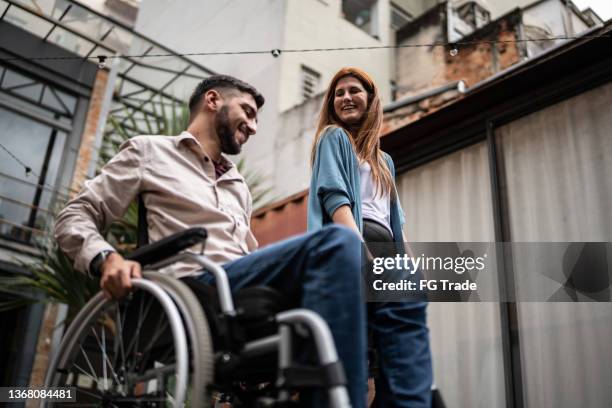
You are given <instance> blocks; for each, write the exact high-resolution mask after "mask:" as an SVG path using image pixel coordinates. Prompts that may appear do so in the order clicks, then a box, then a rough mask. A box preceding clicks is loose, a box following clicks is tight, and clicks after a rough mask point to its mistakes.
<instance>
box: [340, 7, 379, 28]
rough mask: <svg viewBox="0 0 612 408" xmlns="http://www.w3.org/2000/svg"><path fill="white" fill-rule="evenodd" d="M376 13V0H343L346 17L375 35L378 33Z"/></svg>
mask: <svg viewBox="0 0 612 408" xmlns="http://www.w3.org/2000/svg"><path fill="white" fill-rule="evenodd" d="M376 13H377V1H376V0H342V15H343V16H344V18H345V19H346V20H348V21H350V22H351V23H353V24H355V25H356V26H357V27H359V28H361V29H362V30H363V31H365V32H366V33H368V34H370V35H372V36H375V37H376V36H377V35H378V32H377V31H378V30H377V27H376V21H375V18H376Z"/></svg>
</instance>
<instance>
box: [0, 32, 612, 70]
mask: <svg viewBox="0 0 612 408" xmlns="http://www.w3.org/2000/svg"><path fill="white" fill-rule="evenodd" d="M602 38H604V39H605V38H607V39H610V38H612V34H608V33H606V34H600V35H591V36H589V35H585V36H557V37H542V38H523V39H513V40H499V39H498V40H478V41H456V42H433V43H427V44H398V45H372V46H357V47H330V48H299V49H291V48H289V49H280V48H274V49H271V50H251V51H248V50H244V51H212V52H190V53H176V54H169V53H165V54H133V55H103V54H100V55H91V56H87V57H82V56H77V55H75V56H63V57H33V56H31V57H7V58H0V61H62V60H83V59H88V60H95V61H97V62H98V64H99V65H102V66H104V65H105V63H106V61H107V60H110V59H125V58H162V57H164V58H167V57H203V56H219V55H257V54H268V55H272V57H274V58H278V57H279V56H281V54H283V53H312V52H334V51H363V50H365V51H368V50H384V49H401V48H423V47H424V48H433V47H448V48H449V49H450V50H451V51H453V50H457V49H458V48H460V47H467V46H474V45H480V44H488V45H492V44H512V43H526V42H542V41H561V40H578V39H602ZM452 54H454V55H456V54H457V53H456V52H452Z"/></svg>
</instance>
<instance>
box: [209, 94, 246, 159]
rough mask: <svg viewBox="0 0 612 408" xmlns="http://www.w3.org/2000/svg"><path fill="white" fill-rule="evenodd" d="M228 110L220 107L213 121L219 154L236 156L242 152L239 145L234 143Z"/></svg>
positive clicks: (225, 107)
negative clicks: (218, 144)
mask: <svg viewBox="0 0 612 408" xmlns="http://www.w3.org/2000/svg"><path fill="white" fill-rule="evenodd" d="M228 112H229V109H228V107H227V106H223V107H221V110H220V111H219V113H218V114H217V117H216V119H215V130H216V131H217V136H218V137H219V142H220V143H221V146H220V147H221V152H222V153H225V154H238V153H240V150H242V146H241V145H240V143H238V142H237V141H236V138H235V137H234V133H235V132H232V127H231V125H230V121H229V113H228Z"/></svg>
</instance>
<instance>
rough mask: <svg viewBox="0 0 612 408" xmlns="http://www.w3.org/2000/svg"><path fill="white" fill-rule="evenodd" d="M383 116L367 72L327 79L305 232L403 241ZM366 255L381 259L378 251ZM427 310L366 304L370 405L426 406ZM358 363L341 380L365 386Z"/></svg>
mask: <svg viewBox="0 0 612 408" xmlns="http://www.w3.org/2000/svg"><path fill="white" fill-rule="evenodd" d="M382 116H383V112H382V106H381V101H380V96H379V92H378V88H377V87H376V84H375V83H374V81H373V80H372V78H371V77H370V76H369V75H368V74H367V73H366V72H364V71H363V70H361V69H358V68H342V69H341V70H340V71H339V72H338V73H337V74H336V75H335V76H334V77H333V79H332V80H331V83H330V85H329V88H328V89H327V92H326V94H325V99H324V103H323V107H322V108H321V113H320V116H319V124H318V127H317V133H316V137H315V140H314V143H313V147H312V161H311V164H312V180H311V184H310V196H309V199H308V229H309V230H317V229H319V228H322V227H323V226H324V225H326V224H329V223H337V224H342V225H344V226H347V227H349V228H351V229H352V230H354V231H355V232H356V233H357V234H359V235H360V236H361V237H362V238H363V240H364V241H365V242H376V243H380V242H388V243H389V245H388V246H387V248H388V247H389V246H390V247H394V245H393V243H396V245H399V244H401V243H403V241H404V238H403V235H402V224H403V223H404V215H403V211H402V208H401V206H400V202H399V199H398V196H397V191H396V187H395V181H394V177H395V169H394V166H393V161H392V160H391V157H390V156H389V155H388V154H386V153H385V152H383V151H382V150H380V130H381V126H382ZM401 247H403V245H401ZM370 251H371V252H373V254H374V256H383V255H382V254H381V253H380V246H378V248H375V247H371V248H370ZM383 251H384V248H383ZM376 252H378V253H376ZM426 307H427V303H426V302H423V301H421V302H411V301H401V302H376V303H369V304H368V310H367V312H368V327H369V329H370V331H371V332H372V335H373V336H372V337H373V339H374V348H375V350H376V351H377V355H378V365H379V369H380V375H379V377H378V378H376V379H375V384H376V398H375V400H374V405H373V406H377V407H385V408H388V407H411V408H415V407H423V408H425V407H426V408H430V406H431V390H430V388H431V384H432V368H431V355H430V349H429V334H428V329H427V325H426V317H425V315H426ZM365 332H366V330H365V327H364V330H363V333H355V335H356V336H364V337H365V335H366V334H365ZM339 347H341V345H339ZM363 360H364V361H363V367H358V368H357V369H356V370H355V372H354V373H347V374H348V375H349V376H352V375H359V376H363V382H364V384H365V381H366V379H365V377H366V374H365V373H366V362H365V357H364V359H363Z"/></svg>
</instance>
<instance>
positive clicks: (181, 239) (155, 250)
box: [127, 227, 208, 266]
mask: <svg viewBox="0 0 612 408" xmlns="http://www.w3.org/2000/svg"><path fill="white" fill-rule="evenodd" d="M207 236H208V233H207V232H206V229H205V228H200V227H197V228H189V229H187V230H185V231H181V232H178V233H176V234H174V235H170V236H169V237H166V238H163V239H160V240H159V241H157V242H154V243H152V244H149V245H145V246H143V247H140V248H138V249H137V250H135V251H134V252H132V253H131V254H130V255H129V256H128V257H127V259H129V260H131V261H136V262H138V263H140V265H142V266H145V265H151V264H154V263H157V262H159V261H162V260H164V259H166V258H169V257H171V256H172V255H175V254H178V253H179V252H181V251H182V250H184V249H187V248H189V247H191V246H194V245H196V244H204V242H205V241H206V237H207Z"/></svg>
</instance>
